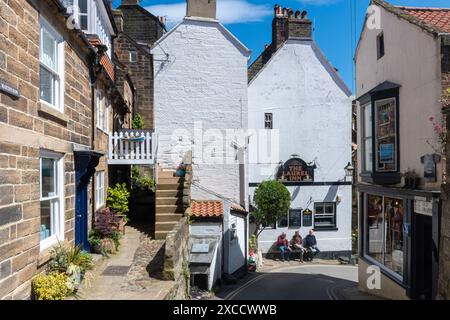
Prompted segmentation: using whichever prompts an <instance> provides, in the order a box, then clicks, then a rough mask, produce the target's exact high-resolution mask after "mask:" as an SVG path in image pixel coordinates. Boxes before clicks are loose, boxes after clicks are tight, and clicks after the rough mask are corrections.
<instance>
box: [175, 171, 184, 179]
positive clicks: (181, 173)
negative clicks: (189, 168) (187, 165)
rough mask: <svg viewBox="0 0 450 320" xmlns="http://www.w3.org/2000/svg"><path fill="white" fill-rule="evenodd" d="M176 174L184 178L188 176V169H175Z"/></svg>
mask: <svg viewBox="0 0 450 320" xmlns="http://www.w3.org/2000/svg"><path fill="white" fill-rule="evenodd" d="M175 175H176V176H177V177H180V178H184V177H185V176H186V170H184V169H177V171H175Z"/></svg>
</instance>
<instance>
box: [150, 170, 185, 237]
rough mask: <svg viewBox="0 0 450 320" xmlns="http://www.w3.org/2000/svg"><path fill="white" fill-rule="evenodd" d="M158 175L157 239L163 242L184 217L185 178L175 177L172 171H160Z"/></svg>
mask: <svg viewBox="0 0 450 320" xmlns="http://www.w3.org/2000/svg"><path fill="white" fill-rule="evenodd" d="M158 175H159V176H158V186H157V190H156V223H155V238H156V239H157V240H161V239H165V238H166V236H167V234H168V233H169V232H170V231H171V230H172V229H173V228H174V227H175V226H176V224H177V223H178V222H179V221H180V219H181V218H182V217H183V215H184V208H183V187H184V178H179V177H175V176H174V172H172V171H160V172H159V173H158Z"/></svg>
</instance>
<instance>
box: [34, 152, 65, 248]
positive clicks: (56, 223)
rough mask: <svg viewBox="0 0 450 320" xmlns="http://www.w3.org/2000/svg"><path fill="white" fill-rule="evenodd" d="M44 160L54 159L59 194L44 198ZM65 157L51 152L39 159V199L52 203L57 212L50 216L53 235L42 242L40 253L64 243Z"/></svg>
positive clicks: (56, 188)
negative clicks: (60, 242)
mask: <svg viewBox="0 0 450 320" xmlns="http://www.w3.org/2000/svg"><path fill="white" fill-rule="evenodd" d="M42 159H52V160H54V161H55V166H54V170H55V171H56V172H55V175H54V176H55V190H56V192H57V194H56V195H55V196H51V197H43V196H42ZM64 186H65V183H64V157H63V156H62V155H61V154H58V153H55V152H51V151H44V150H43V151H41V154H40V158H39V198H40V202H41V203H42V202H43V201H50V202H51V203H53V205H54V206H55V207H56V211H57V212H54V213H53V214H52V215H51V216H50V221H51V228H52V235H51V236H50V237H49V238H46V239H44V240H41V241H40V251H41V252H42V251H44V250H46V249H48V248H50V247H52V246H54V245H55V244H57V243H58V242H59V241H64V229H65V213H64V212H65V211H64V210H65V208H64V205H65V203H64Z"/></svg>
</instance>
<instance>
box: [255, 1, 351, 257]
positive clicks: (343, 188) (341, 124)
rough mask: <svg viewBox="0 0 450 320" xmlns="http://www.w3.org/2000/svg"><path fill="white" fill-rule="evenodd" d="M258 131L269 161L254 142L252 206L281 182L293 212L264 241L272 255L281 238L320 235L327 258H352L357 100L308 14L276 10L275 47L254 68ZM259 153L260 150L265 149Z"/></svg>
mask: <svg viewBox="0 0 450 320" xmlns="http://www.w3.org/2000/svg"><path fill="white" fill-rule="evenodd" d="M249 80H250V83H249V117H248V119H249V121H248V126H249V128H251V129H256V130H263V132H264V131H266V133H267V134H268V136H270V135H273V137H274V138H275V140H274V141H277V139H276V138H277V135H279V144H278V145H277V146H276V147H275V144H272V151H273V152H272V156H271V158H270V159H268V160H267V159H262V158H261V152H260V154H258V152H259V151H260V149H261V144H262V143H261V141H258V139H259V140H260V138H261V135H260V134H255V135H253V136H252V137H251V139H250V159H251V160H250V162H251V163H250V165H249V186H250V192H249V193H250V198H251V199H253V194H254V191H255V189H256V187H257V186H258V184H259V183H261V182H262V181H264V180H269V179H276V178H278V179H282V180H283V181H284V184H285V185H286V186H287V188H288V189H289V191H290V193H291V195H292V204H291V209H290V210H289V212H288V213H287V214H286V216H285V217H284V218H283V219H281V220H280V221H278V223H277V224H276V225H275V226H268V227H267V228H266V229H265V230H264V231H263V232H262V233H261V235H260V236H259V248H260V249H261V250H262V251H263V253H267V252H268V251H269V250H270V248H271V247H272V246H273V244H274V242H275V241H276V239H277V236H278V235H279V234H281V233H282V232H286V233H287V236H288V238H289V239H291V238H292V236H293V234H294V232H295V231H298V230H300V234H301V235H302V237H303V238H304V237H305V236H306V235H307V234H308V231H309V230H310V229H315V231H316V237H317V240H318V245H319V248H320V249H321V251H322V253H324V254H325V255H327V256H337V255H347V254H350V253H351V249H352V241H351V218H352V186H351V183H352V182H351V177H346V172H345V169H344V168H345V167H346V166H347V165H348V164H349V163H350V162H351V161H352V159H351V146H352V141H351V138H352V136H351V124H352V107H351V106H352V104H351V101H352V98H351V92H350V91H349V89H348V88H347V87H346V85H345V84H344V82H343V81H342V80H341V78H340V77H339V75H338V73H337V71H336V70H335V68H333V66H332V65H331V64H330V63H329V62H328V60H327V59H326V57H325V56H324V55H323V53H322V52H321V51H320V49H319V48H318V46H317V45H316V43H315V42H314V40H313V39H312V27H311V20H309V19H308V18H307V16H306V12H303V13H301V12H300V11H297V12H295V13H294V12H293V11H290V10H289V9H282V8H280V7H279V6H275V17H274V20H273V41H272V44H271V45H270V46H268V47H266V49H265V50H264V52H263V53H262V54H261V56H260V57H259V58H258V59H257V60H256V61H255V62H254V63H253V64H252V66H251V67H250V68H249ZM258 147H259V148H258Z"/></svg>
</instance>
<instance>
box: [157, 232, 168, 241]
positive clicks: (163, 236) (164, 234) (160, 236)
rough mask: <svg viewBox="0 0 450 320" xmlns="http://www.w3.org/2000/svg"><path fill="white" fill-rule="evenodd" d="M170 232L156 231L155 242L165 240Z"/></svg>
mask: <svg viewBox="0 0 450 320" xmlns="http://www.w3.org/2000/svg"><path fill="white" fill-rule="evenodd" d="M168 234H169V231H155V240H165V239H166V238H167V235H168Z"/></svg>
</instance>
